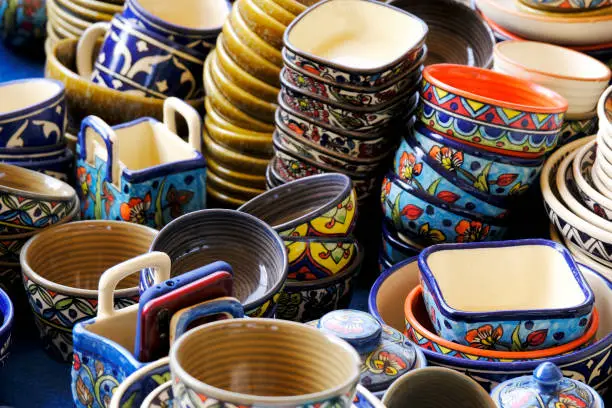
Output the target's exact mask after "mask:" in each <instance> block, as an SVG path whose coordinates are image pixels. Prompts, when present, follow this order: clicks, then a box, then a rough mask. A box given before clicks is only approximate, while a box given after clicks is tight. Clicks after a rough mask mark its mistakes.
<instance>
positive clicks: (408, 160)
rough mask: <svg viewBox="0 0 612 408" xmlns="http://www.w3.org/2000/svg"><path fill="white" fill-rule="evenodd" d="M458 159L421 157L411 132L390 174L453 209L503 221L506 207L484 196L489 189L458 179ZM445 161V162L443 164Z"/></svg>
mask: <svg viewBox="0 0 612 408" xmlns="http://www.w3.org/2000/svg"><path fill="white" fill-rule="evenodd" d="M460 157H461V156H460V155H455V156H454V157H453V156H451V155H450V153H449V154H448V155H447V157H443V154H442V152H441V151H440V154H439V155H437V156H433V157H432V156H430V155H429V154H427V153H425V152H424V151H423V149H421V147H420V146H419V145H418V143H417V142H416V140H415V139H414V137H413V135H412V132H410V133H409V134H408V135H406V137H404V138H403V139H402V142H401V143H400V146H399V148H398V149H397V151H396V152H395V160H394V162H393V171H394V172H395V174H396V175H398V176H399V178H400V179H401V180H402V181H404V182H405V183H406V184H409V185H411V186H412V187H413V188H415V189H417V190H419V191H421V192H422V193H423V194H429V195H432V196H434V197H436V198H438V199H440V200H442V201H445V202H447V203H449V204H453V205H454V206H456V207H457V208H461V209H465V210H468V211H473V212H475V213H478V214H482V215H485V216H489V217H506V216H507V215H508V209H507V205H506V204H505V203H504V202H503V201H502V200H501V199H500V198H499V197H495V196H491V195H490V194H489V193H488V190H489V186H488V185H484V186H483V185H482V184H483V183H479V182H478V180H477V179H476V178H475V179H474V181H473V182H471V183H470V182H466V181H465V180H464V179H461V178H459V176H458V174H457V173H458V172H454V171H453V170H455V168H454V167H459V163H458V161H460ZM444 160H446V162H444ZM445 164H449V165H450V166H449V167H448V168H447V167H445Z"/></svg>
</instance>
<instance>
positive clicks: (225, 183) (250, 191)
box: [206, 168, 265, 203]
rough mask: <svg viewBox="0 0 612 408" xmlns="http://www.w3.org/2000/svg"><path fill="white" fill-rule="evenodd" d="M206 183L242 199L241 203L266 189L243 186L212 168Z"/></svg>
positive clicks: (228, 194)
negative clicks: (225, 177)
mask: <svg viewBox="0 0 612 408" xmlns="http://www.w3.org/2000/svg"><path fill="white" fill-rule="evenodd" d="M206 184H207V187H208V185H210V186H211V187H212V188H213V190H215V191H219V192H221V193H223V194H225V195H227V196H228V197H232V198H234V199H235V200H237V201H241V203H245V202H247V201H248V200H250V199H252V198H253V197H257V196H258V195H259V194H262V193H264V192H265V189H262V188H257V187H250V186H243V185H240V184H236V183H234V182H232V181H229V180H226V179H224V178H223V176H221V175H218V174H217V173H215V172H214V171H212V170H211V169H210V168H209V169H208V171H207V174H206Z"/></svg>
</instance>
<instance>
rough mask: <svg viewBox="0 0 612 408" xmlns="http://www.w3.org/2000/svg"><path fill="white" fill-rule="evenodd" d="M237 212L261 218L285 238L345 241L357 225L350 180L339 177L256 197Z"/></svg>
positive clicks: (308, 179)
mask: <svg viewBox="0 0 612 408" xmlns="http://www.w3.org/2000/svg"><path fill="white" fill-rule="evenodd" d="M306 198H307V199H306ZM238 211H242V212H245V213H248V214H251V215H253V216H255V217H257V218H259V219H260V220H262V221H263V222H265V223H267V224H268V225H270V226H272V228H274V230H275V231H277V232H278V234H279V235H281V236H282V237H309V236H320V237H338V238H342V237H346V236H348V235H349V234H351V232H352V231H353V230H354V229H355V226H356V225H357V203H356V194H355V191H354V190H353V188H352V182H351V179H350V178H349V177H347V176H345V175H344V174H339V173H332V174H321V175H316V176H311V177H305V178H301V179H299V180H296V181H293V182H290V183H287V184H283V185H281V186H279V187H276V188H274V189H272V190H270V191H267V192H265V193H264V194H262V195H260V196H258V197H255V198H254V199H252V200H251V201H249V202H247V203H246V204H244V205H243V206H241V207H240V208H239V209H238Z"/></svg>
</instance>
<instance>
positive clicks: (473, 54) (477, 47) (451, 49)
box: [388, 0, 495, 68]
mask: <svg viewBox="0 0 612 408" xmlns="http://www.w3.org/2000/svg"><path fill="white" fill-rule="evenodd" d="M388 4H391V5H393V6H395V7H398V8H400V9H403V10H406V11H408V12H410V13H413V14H414V15H415V16H417V17H419V18H421V19H423V21H424V22H425V23H426V24H427V27H428V29H429V31H428V33H427V47H428V48H427V51H428V52H427V59H426V60H425V65H431V64H439V63H443V62H447V63H452V64H461V65H472V66H477V67H483V68H489V67H490V66H491V65H492V64H493V46H494V45H495V39H494V37H493V33H492V32H491V29H490V28H489V26H488V25H487V24H486V23H485V22H484V21H483V19H482V18H481V17H480V15H479V14H478V13H477V12H475V11H474V10H473V9H472V8H470V7H469V6H467V5H466V4H464V3H461V2H457V1H451V0H434V1H427V2H421V1H418V0H392V1H389V2H388Z"/></svg>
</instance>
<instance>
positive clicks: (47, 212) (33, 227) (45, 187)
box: [0, 164, 76, 235]
mask: <svg viewBox="0 0 612 408" xmlns="http://www.w3.org/2000/svg"><path fill="white" fill-rule="evenodd" d="M0 183H1V185H0V203H1V204H2V205H1V206H0V233H1V234H4V235H6V234H19V233H25V232H31V231H38V230H40V229H41V228H45V227H48V226H51V225H53V224H56V223H58V222H59V221H60V220H62V219H63V218H64V217H66V216H68V215H69V214H70V213H71V211H72V209H73V208H72V206H74V205H75V204H76V192H75V191H74V189H73V188H72V187H71V186H70V185H68V184H66V183H63V182H61V181H59V180H56V179H54V178H52V177H49V176H45V175H44V174H40V173H37V172H34V171H31V170H27V169H23V168H20V167H16V166H11V165H7V164H0Z"/></svg>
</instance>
